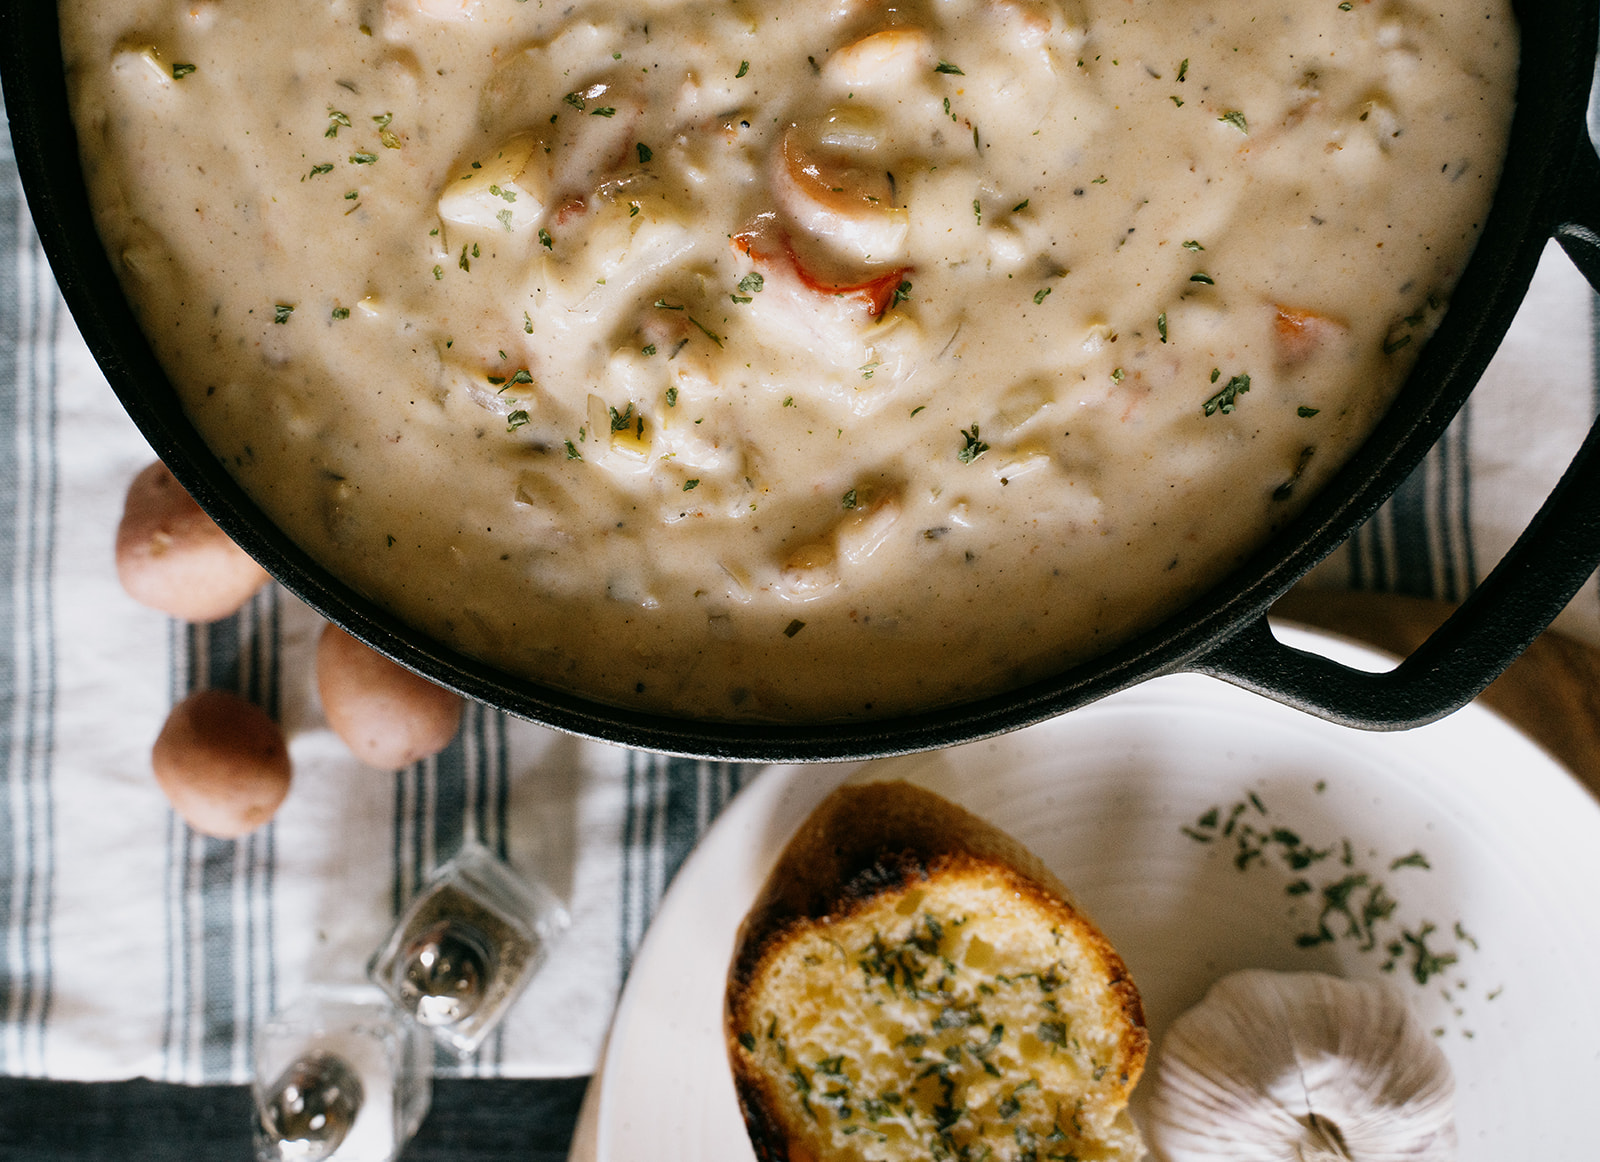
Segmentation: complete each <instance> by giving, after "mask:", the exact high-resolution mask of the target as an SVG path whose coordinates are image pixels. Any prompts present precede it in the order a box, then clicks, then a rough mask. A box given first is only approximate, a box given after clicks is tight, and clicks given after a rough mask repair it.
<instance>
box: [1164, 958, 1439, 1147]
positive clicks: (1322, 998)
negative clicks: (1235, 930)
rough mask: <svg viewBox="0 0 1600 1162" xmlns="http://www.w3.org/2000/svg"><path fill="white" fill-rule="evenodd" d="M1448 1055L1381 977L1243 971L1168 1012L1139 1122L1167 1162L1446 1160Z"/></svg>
mask: <svg viewBox="0 0 1600 1162" xmlns="http://www.w3.org/2000/svg"><path fill="white" fill-rule="evenodd" d="M1454 1118H1455V1082H1454V1079H1453V1078H1452V1077H1451V1075H1450V1066H1449V1063H1448V1062H1447V1061H1446V1060H1445V1056H1444V1053H1443V1052H1442V1051H1440V1049H1439V1047H1438V1046H1437V1045H1436V1044H1434V1042H1433V1039H1432V1038H1431V1037H1430V1036H1429V1035H1428V1033H1427V1032H1426V1031H1425V1030H1424V1029H1423V1028H1422V1026H1421V1024H1420V1023H1419V1022H1418V1021H1417V1020H1416V1018H1415V1017H1413V1016H1412V1014H1411V1011H1410V1009H1409V1007H1408V1006H1407V1004H1406V1001H1405V999H1404V998H1403V997H1402V996H1400V994H1399V993H1397V992H1396V991H1395V990H1394V989H1392V988H1390V987H1389V986H1387V985H1385V984H1382V983H1381V982H1376V981H1373V982H1356V981H1345V980H1340V979H1338V978H1336V977H1331V976H1325V975H1323V974H1321V973H1310V972H1307V973H1278V972H1266V971H1262V970H1257V969H1251V970H1247V971H1244V972H1236V973H1234V974H1232V975H1231V976H1227V977H1224V978H1223V979H1222V980H1221V981H1219V982H1217V984H1215V985H1214V986H1212V988H1211V991H1210V992H1209V993H1207V994H1206V997H1205V999H1204V1000H1203V1001H1201V1002H1200V1003H1199V1004H1198V1005H1196V1006H1195V1007H1194V1008H1192V1009H1190V1010H1189V1011H1188V1012H1186V1013H1184V1014H1183V1015H1182V1016H1180V1017H1179V1018H1178V1019H1177V1020H1176V1021H1174V1022H1173V1024H1172V1027H1171V1028H1170V1029H1169V1030H1168V1032H1167V1035H1166V1037H1165V1038H1164V1039H1163V1041H1162V1045H1161V1049H1160V1052H1159V1054H1158V1056H1157V1059H1156V1084H1155V1092H1154V1094H1153V1097H1152V1101H1151V1109H1150V1124H1149V1125H1148V1127H1147V1129H1148V1131H1149V1134H1148V1137H1149V1138H1150V1142H1151V1145H1152V1146H1153V1147H1154V1149H1155V1151H1156V1153H1157V1156H1158V1157H1161V1158H1164V1159H1165V1160H1166V1162H1200V1160H1202V1159H1224V1158H1225V1159H1228V1160H1229V1162H1345V1160H1350V1162H1400V1160H1402V1159H1404V1160H1405V1162H1447V1160H1452V1159H1454V1158H1455V1156H1456V1130H1455V1120H1454Z"/></svg>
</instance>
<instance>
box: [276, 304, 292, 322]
mask: <svg viewBox="0 0 1600 1162" xmlns="http://www.w3.org/2000/svg"><path fill="white" fill-rule="evenodd" d="M292 314H294V305H293V304H292V303H277V304H275V305H274V306H273V308H272V321H273V322H274V323H280V324H281V323H287V322H288V321H289V316H290V315H292Z"/></svg>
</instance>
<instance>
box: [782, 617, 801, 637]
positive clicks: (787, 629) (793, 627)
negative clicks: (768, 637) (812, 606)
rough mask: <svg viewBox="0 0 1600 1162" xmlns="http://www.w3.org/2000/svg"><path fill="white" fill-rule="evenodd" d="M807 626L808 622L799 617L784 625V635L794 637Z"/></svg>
mask: <svg viewBox="0 0 1600 1162" xmlns="http://www.w3.org/2000/svg"><path fill="white" fill-rule="evenodd" d="M805 627H806V623H805V622H803V621H801V620H800V619H799V618H798V617H797V618H795V619H794V620H793V621H791V622H790V623H789V624H788V625H786V626H784V627H783V636H784V637H793V636H794V635H795V634H797V633H799V632H800V631H801V630H803V629H805Z"/></svg>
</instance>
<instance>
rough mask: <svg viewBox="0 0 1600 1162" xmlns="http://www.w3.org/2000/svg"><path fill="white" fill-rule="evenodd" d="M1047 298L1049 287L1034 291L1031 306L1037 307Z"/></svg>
mask: <svg viewBox="0 0 1600 1162" xmlns="http://www.w3.org/2000/svg"><path fill="white" fill-rule="evenodd" d="M1049 297H1050V288H1049V287H1044V288H1043V289H1042V290H1036V291H1034V292H1033V305H1034V306H1038V305H1039V304H1040V303H1042V302H1044V301H1045V299H1047V298H1049Z"/></svg>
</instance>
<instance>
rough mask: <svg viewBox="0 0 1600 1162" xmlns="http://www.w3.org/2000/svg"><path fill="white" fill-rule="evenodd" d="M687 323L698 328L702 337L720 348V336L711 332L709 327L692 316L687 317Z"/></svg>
mask: <svg viewBox="0 0 1600 1162" xmlns="http://www.w3.org/2000/svg"><path fill="white" fill-rule="evenodd" d="M682 309H683V308H681V307H680V308H679V310H682ZM689 321H690V322H691V323H693V324H694V325H695V326H696V327H698V328H700V333H701V334H702V335H704V336H705V337H706V338H707V339H710V340H711V341H712V342H713V343H715V344H716V345H717V346H718V347H721V346H722V336H721V335H718V334H717V333H716V332H715V331H713V330H712V329H711V328H710V327H707V326H706V325H705V324H704V323H702V322H701V321H700V320H699V319H697V318H695V317H694V316H693V315H690V316H689Z"/></svg>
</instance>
